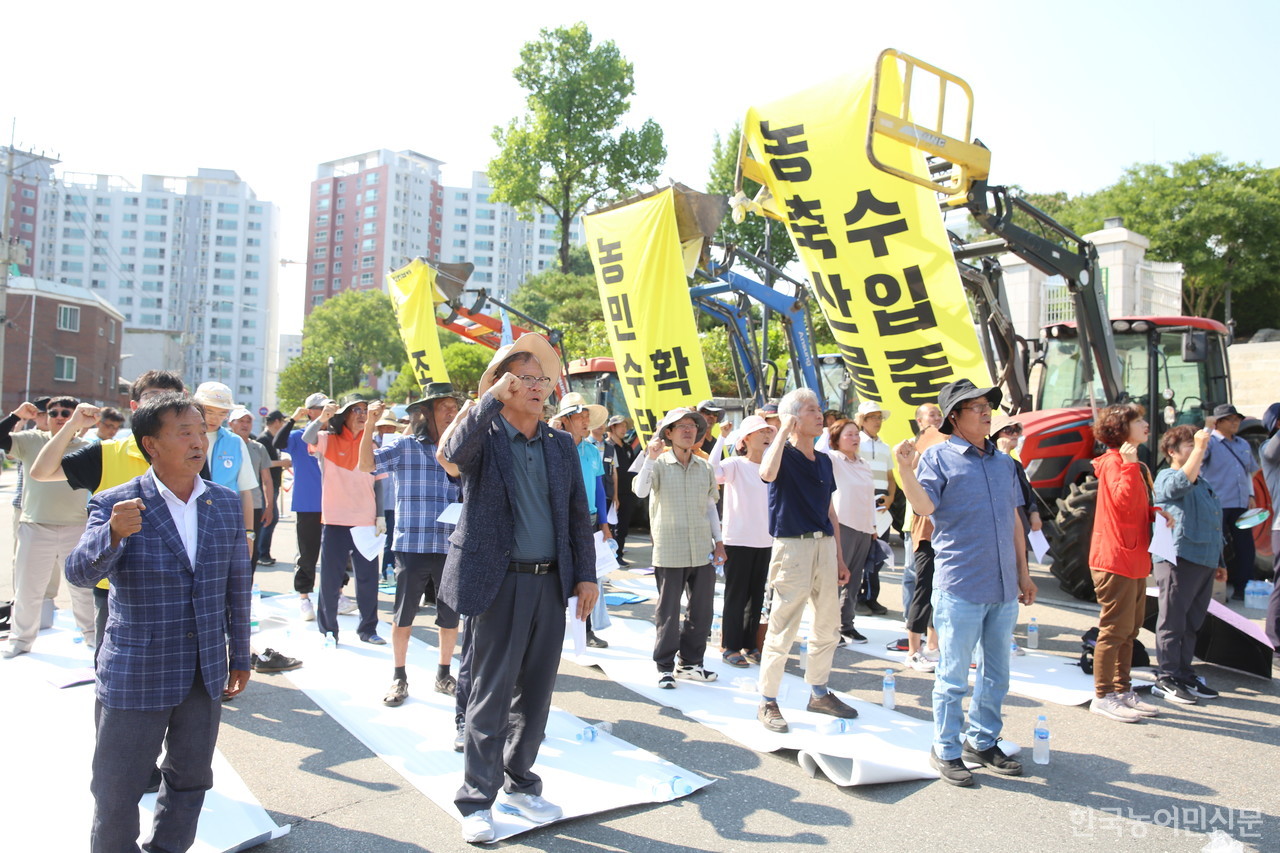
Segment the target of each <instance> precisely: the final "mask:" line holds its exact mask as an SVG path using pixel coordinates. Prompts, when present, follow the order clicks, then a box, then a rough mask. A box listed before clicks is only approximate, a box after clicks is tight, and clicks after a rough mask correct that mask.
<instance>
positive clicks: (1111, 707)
mask: <svg viewBox="0 0 1280 853" xmlns="http://www.w3.org/2000/svg"><path fill="white" fill-rule="evenodd" d="M1089 710H1090V711H1092V712H1093V713H1095V714H1101V715H1102V716H1104V717H1110V718H1111V719H1113V720H1116V721H1118V722H1121V723H1136V722H1138V721H1139V720H1141V719H1142V715H1141V714H1139V713H1138V712H1137V711H1135V710H1133V709H1132V708H1130V707H1129V706H1128V705H1126V704H1125V703H1124V702H1123V701H1122V700H1121V699H1120V694H1119V693H1112V694H1111V695H1110V696H1095V697H1094V699H1093V701H1092V702H1090V703H1089Z"/></svg>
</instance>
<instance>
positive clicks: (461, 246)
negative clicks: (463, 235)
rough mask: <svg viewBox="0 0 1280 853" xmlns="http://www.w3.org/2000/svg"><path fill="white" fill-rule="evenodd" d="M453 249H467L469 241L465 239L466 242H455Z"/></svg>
mask: <svg viewBox="0 0 1280 853" xmlns="http://www.w3.org/2000/svg"><path fill="white" fill-rule="evenodd" d="M476 245H477V246H478V245H479V244H478V243H477V244H476ZM453 248H455V249H465V248H467V241H466V240H465V239H464V240H454V241H453Z"/></svg>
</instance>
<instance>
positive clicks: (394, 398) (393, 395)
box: [382, 361, 422, 405]
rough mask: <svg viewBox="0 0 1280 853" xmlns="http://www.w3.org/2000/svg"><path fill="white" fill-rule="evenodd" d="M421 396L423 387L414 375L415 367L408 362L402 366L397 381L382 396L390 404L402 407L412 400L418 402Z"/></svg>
mask: <svg viewBox="0 0 1280 853" xmlns="http://www.w3.org/2000/svg"><path fill="white" fill-rule="evenodd" d="M421 395H422V386H420V385H419V384H418V379H417V377H416V376H414V375H413V367H412V366H411V365H410V363H409V362H407V361H406V362H405V363H404V365H403V366H401V368H400V375H398V376H397V377H396V381H395V382H392V383H391V387H390V388H388V389H387V393H385V394H383V395H382V396H383V399H385V400H386V401H387V402H388V403H391V404H393V405H400V404H402V403H407V402H408V401H410V400H416V399H417V398H418V397H419V396H421Z"/></svg>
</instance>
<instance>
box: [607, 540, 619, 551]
mask: <svg viewBox="0 0 1280 853" xmlns="http://www.w3.org/2000/svg"><path fill="white" fill-rule="evenodd" d="M604 544H606V545H608V546H609V549H610V550H611V551H613V553H615V554H617V553H618V540H617V539H606V540H604Z"/></svg>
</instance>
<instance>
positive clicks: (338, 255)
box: [333, 246, 342, 258]
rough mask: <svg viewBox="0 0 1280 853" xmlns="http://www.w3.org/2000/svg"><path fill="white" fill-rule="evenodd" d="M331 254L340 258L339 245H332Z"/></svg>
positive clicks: (340, 250) (340, 249)
mask: <svg viewBox="0 0 1280 853" xmlns="http://www.w3.org/2000/svg"><path fill="white" fill-rule="evenodd" d="M333 256H334V257H335V258H340V257H342V247H341V246H334V247H333Z"/></svg>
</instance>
